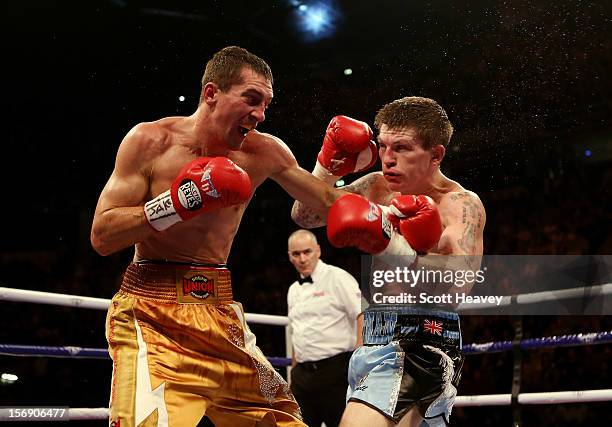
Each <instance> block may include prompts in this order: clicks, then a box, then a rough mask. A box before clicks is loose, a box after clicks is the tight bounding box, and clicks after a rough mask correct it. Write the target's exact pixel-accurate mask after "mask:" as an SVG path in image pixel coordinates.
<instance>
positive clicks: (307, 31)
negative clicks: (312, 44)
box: [294, 1, 339, 41]
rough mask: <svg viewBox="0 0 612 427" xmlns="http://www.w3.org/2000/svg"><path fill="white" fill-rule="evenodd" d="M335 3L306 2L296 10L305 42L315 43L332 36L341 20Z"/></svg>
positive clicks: (299, 27)
mask: <svg viewBox="0 0 612 427" xmlns="http://www.w3.org/2000/svg"><path fill="white" fill-rule="evenodd" d="M333 3H334V2H333V1H318V2H304V3H300V4H298V5H297V7H296V8H295V9H294V11H295V15H296V18H297V23H298V29H299V30H300V32H301V33H302V36H303V38H304V40H306V41H315V40H320V39H323V38H327V37H330V36H332V35H333V34H334V33H335V31H336V24H337V21H338V18H339V13H338V10H337V9H336V8H335V7H334V4H333Z"/></svg>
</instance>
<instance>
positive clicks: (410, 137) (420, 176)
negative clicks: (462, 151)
mask: <svg viewBox="0 0 612 427" xmlns="http://www.w3.org/2000/svg"><path fill="white" fill-rule="evenodd" d="M378 144H379V155H380V160H381V162H382V171H383V175H384V177H385V180H386V181H387V183H388V185H389V188H390V189H391V190H392V191H399V192H401V193H403V194H416V193H412V192H413V191H418V190H419V189H421V191H423V189H424V188H426V187H427V184H428V181H429V179H430V178H431V177H432V175H433V171H434V170H435V167H436V165H439V160H438V157H437V155H436V153H435V151H436V150H434V149H429V150H425V149H424V148H423V144H422V141H421V139H420V138H419V137H418V135H417V132H416V130H415V129H413V128H402V129H391V128H389V127H388V126H387V125H382V126H381V128H380V133H379V135H378Z"/></svg>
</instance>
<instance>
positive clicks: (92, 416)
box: [68, 389, 612, 421]
mask: <svg viewBox="0 0 612 427" xmlns="http://www.w3.org/2000/svg"><path fill="white" fill-rule="evenodd" d="M511 400H512V397H511V395H510V394H485V395H480V396H457V397H456V398H455V407H458V408H460V407H468V406H508V405H510V404H511ZM610 400H612V389H602V390H576V391H555V392H545V393H521V394H519V395H518V401H519V403H520V404H523V405H547V404H560V403H586V402H606V401H610ZM68 413H69V417H70V420H71V421H74V420H102V419H106V418H108V409H106V408H70V409H69V410H68Z"/></svg>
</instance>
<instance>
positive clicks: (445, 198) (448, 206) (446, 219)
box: [358, 172, 480, 255]
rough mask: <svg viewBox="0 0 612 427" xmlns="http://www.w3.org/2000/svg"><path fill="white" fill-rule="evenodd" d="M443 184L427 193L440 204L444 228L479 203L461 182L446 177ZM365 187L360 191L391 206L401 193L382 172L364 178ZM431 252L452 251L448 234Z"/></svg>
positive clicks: (448, 252) (375, 201)
mask: <svg viewBox="0 0 612 427" xmlns="http://www.w3.org/2000/svg"><path fill="white" fill-rule="evenodd" d="M446 180H447V182H445V183H444V184H445V185H443V186H440V187H439V188H436V189H435V191H431V192H429V193H426V194H425V195H426V196H429V197H431V198H432V199H433V201H434V202H435V203H436V205H437V206H438V211H439V212H440V218H441V220H442V226H443V228H444V229H446V228H447V227H450V226H452V225H454V224H456V223H457V222H458V221H461V220H462V218H463V217H464V215H463V212H462V211H463V209H464V208H470V207H471V206H473V205H476V204H479V203H480V199H479V198H478V196H477V195H476V194H475V193H473V192H471V191H468V190H466V189H465V188H463V187H462V186H461V185H460V184H459V183H457V182H455V181H452V180H450V179H446ZM364 184H365V185H364V186H363V188H359V191H358V193H359V194H362V195H363V196H364V197H366V198H368V199H369V200H370V201H372V202H374V203H378V204H380V205H384V206H389V205H390V203H391V200H392V199H393V198H395V197H397V196H399V195H400V193H399V192H396V191H392V190H391V189H389V186H388V185H387V182H386V181H385V178H384V176H383V174H382V173H380V172H374V173H372V174H370V176H369V179H366V180H364ZM460 199H462V200H463V205H462V206H461V209H458V204H457V203H455V202H456V201H457V200H460ZM429 253H431V254H440V255H449V254H451V253H452V250H451V247H450V244H449V242H448V238H447V236H446V235H445V234H444V233H443V234H442V237H441V238H440V241H439V242H438V244H437V245H436V246H435V247H433V248H432V249H430V250H429Z"/></svg>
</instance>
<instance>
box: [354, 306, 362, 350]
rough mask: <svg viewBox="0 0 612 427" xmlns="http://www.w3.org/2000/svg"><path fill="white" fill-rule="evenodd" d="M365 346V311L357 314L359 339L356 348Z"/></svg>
mask: <svg viewBox="0 0 612 427" xmlns="http://www.w3.org/2000/svg"><path fill="white" fill-rule="evenodd" d="M359 347H363V312H361V313H359V314H358V315H357V340H356V341H355V348H359Z"/></svg>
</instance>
